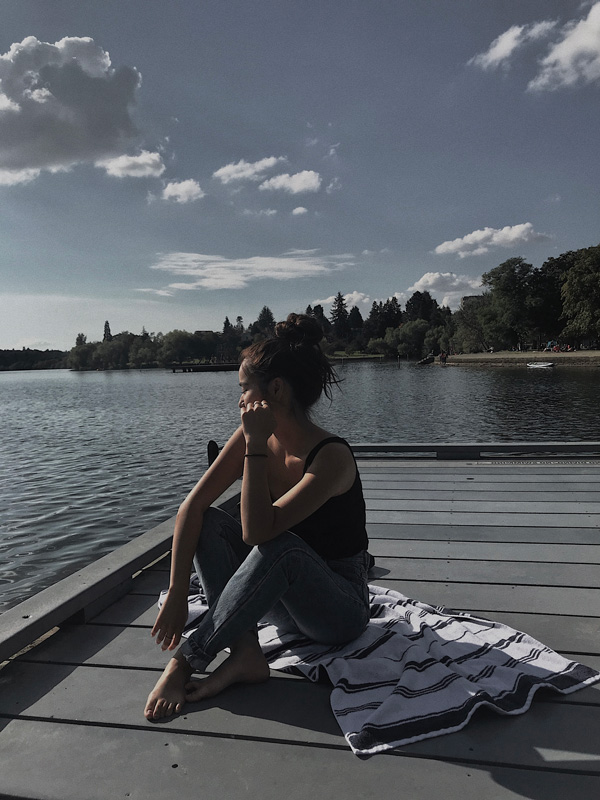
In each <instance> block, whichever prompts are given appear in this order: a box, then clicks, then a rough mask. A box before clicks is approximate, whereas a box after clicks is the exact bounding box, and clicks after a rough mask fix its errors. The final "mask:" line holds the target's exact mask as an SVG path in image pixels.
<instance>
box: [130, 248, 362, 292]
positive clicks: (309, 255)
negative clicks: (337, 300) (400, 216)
mask: <svg viewBox="0 0 600 800" xmlns="http://www.w3.org/2000/svg"><path fill="white" fill-rule="evenodd" d="M346 266H350V263H349V262H347V261H345V260H344V259H343V257H342V256H320V255H318V254H317V253H316V252H313V251H308V252H302V251H298V252H291V253H284V254H283V255H281V256H254V257H251V258H233V259H228V258H225V257H224V256H215V255H203V254H202V253H166V254H165V255H161V256H160V258H159V260H158V261H157V262H156V264H153V265H152V266H151V269H153V270H158V271H161V272H168V273H171V274H172V275H177V276H180V277H183V278H188V279H189V280H188V282H186V283H171V284H169V286H168V287H167V290H182V291H185V290H193V289H243V288H244V287H245V286H247V285H248V284H249V283H250V282H252V281H256V280H264V279H266V278H268V279H270V280H276V281H289V280H296V279H299V278H318V277H321V276H323V275H327V274H329V273H331V272H333V271H337V270H340V269H344V267H346ZM140 291H147V290H145V289H140Z"/></svg>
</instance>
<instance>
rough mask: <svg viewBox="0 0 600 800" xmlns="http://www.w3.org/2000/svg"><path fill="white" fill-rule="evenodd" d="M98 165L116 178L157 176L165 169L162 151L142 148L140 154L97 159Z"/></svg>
mask: <svg viewBox="0 0 600 800" xmlns="http://www.w3.org/2000/svg"><path fill="white" fill-rule="evenodd" d="M96 166H97V167H101V168H102V169H105V170H106V171H107V173H108V174H109V175H112V176H113V177H115V178H126V177H128V178H148V177H153V178H157V177H158V176H159V175H162V174H163V172H164V171H165V165H164V164H163V160H162V156H161V155H160V153H150V152H149V151H148V150H142V151H141V153H140V154H139V155H138V156H117V157H116V158H106V159H102V160H100V161H96Z"/></svg>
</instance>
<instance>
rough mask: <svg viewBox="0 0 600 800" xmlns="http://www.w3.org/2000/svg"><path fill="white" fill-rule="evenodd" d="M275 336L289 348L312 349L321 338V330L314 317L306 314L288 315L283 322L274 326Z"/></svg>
mask: <svg viewBox="0 0 600 800" xmlns="http://www.w3.org/2000/svg"><path fill="white" fill-rule="evenodd" d="M275 336H276V337H277V338H278V339H283V340H284V341H286V342H288V344H289V345H290V347H300V346H301V345H306V346H308V347H313V346H314V345H317V344H319V342H320V341H321V339H322V338H323V329H322V328H321V326H320V325H319V323H318V322H317V320H316V319H314V317H309V316H308V315H307V314H288V318H287V319H286V320H285V321H284V322H278V323H277V325H276V326H275Z"/></svg>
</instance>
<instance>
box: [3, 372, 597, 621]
mask: <svg viewBox="0 0 600 800" xmlns="http://www.w3.org/2000/svg"><path fill="white" fill-rule="evenodd" d="M339 374H340V376H341V377H342V378H343V379H344V380H343V384H342V389H341V391H335V390H334V402H333V404H332V405H330V404H329V403H328V402H324V403H321V404H320V406H319V407H318V408H317V411H316V415H315V416H316V418H317V420H318V421H319V422H320V423H321V424H322V425H324V426H325V427H326V428H328V429H330V430H332V431H333V432H335V433H338V434H340V435H343V436H345V437H346V438H347V439H348V440H349V441H351V442H356V443H358V442H386V441H387V442H391V441H395V442H434V441H435V442H460V441H463V442H466V441H470V442H488V441H598V440H600V422H599V416H600V415H599V414H598V405H599V404H598V397H599V396H600V369H598V368H589V367H588V368H576V367H558V368H556V369H555V370H552V371H550V370H548V371H546V370H527V368H526V367H525V366H524V365H523V366H516V367H514V368H512V367H502V368H498V367H493V368H491V367H485V366H469V367H463V366H460V367H447V368H441V367H439V366H437V365H436V366H432V367H416V366H414V365H412V364H405V363H400V364H393V363H392V364H390V363H388V364H374V363H365V362H363V363H356V364H347V365H345V366H343V367H341V368H340V369H339ZM238 398H239V389H238V385H237V374H236V373H235V372H218V373H186V374H183V373H177V374H173V373H171V372H167V371H164V372H163V371H158V370H157V371H130V372H84V373H78V372H69V371H66V370H59V371H51V372H16V373H6V372H4V373H0V409H1V411H0V499H1V503H0V610H6V609H7V608H9V607H11V606H13V605H15V604H16V603H17V602H19V601H21V600H23V599H25V598H26V597H29V596H30V595H32V594H34V593H35V592H37V591H40V590H41V589H43V588H45V587H46V586H48V585H50V584H52V583H54V582H55V581H56V580H58V579H60V578H62V577H64V576H65V575H67V574H69V573H71V572H73V571H75V570H76V569H78V568H79V567H81V566H83V565H84V564H86V563H89V562H90V561H93V560H95V559H96V558H98V557H100V556H102V555H104V554H106V553H107V552H110V551H111V550H113V549H115V548H116V547H118V546H119V545H121V544H124V543H125V542H127V541H129V540H130V539H131V538H133V537H134V536H137V535H138V534H140V533H143V532H145V531H146V530H148V529H150V528H151V527H153V526H155V525H157V524H158V523H159V522H162V521H163V520H165V519H167V518H168V517H170V516H172V515H173V514H174V513H175V512H176V510H177V507H178V505H179V503H180V502H181V500H182V499H183V498H184V497H185V495H186V494H187V492H188V491H189V489H191V487H192V486H193V485H194V483H195V482H196V480H197V479H198V477H199V476H200V475H201V474H202V472H203V470H204V469H205V468H206V466H207V458H206V443H207V441H208V440H209V439H215V440H216V441H218V442H219V443H220V444H222V443H223V442H224V441H225V440H226V439H227V437H228V436H229V435H230V434H231V432H232V431H233V430H234V429H235V427H236V425H237V424H238V422H239V412H238V409H237V401H238Z"/></svg>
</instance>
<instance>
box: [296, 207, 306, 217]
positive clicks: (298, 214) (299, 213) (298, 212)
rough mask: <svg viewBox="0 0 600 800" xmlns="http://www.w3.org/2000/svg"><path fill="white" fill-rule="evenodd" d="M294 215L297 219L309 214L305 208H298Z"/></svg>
mask: <svg viewBox="0 0 600 800" xmlns="http://www.w3.org/2000/svg"><path fill="white" fill-rule="evenodd" d="M292 214H293V215H294V216H295V217H300V216H302V214H308V209H307V208H304V206H297V207H296V208H295V209H294V210H293V211H292Z"/></svg>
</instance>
